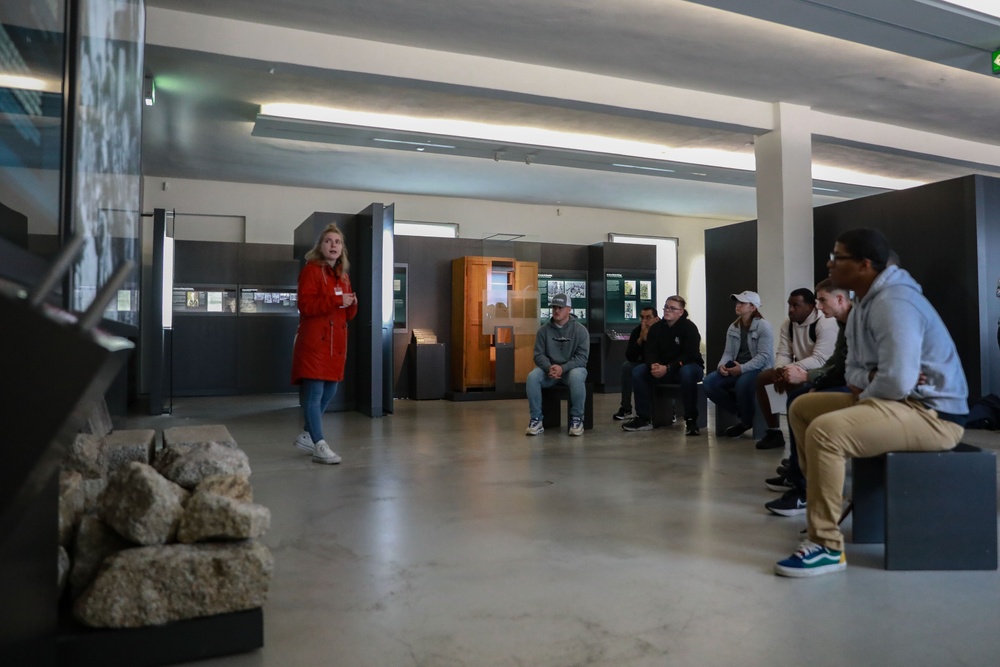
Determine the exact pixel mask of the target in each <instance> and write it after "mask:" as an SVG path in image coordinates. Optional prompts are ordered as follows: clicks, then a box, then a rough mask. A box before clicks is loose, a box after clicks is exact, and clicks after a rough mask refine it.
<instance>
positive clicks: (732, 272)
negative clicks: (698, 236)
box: [701, 220, 757, 375]
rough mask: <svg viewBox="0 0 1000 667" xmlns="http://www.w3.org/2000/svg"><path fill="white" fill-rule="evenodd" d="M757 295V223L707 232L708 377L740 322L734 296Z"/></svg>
mask: <svg viewBox="0 0 1000 667" xmlns="http://www.w3.org/2000/svg"><path fill="white" fill-rule="evenodd" d="M744 290H752V291H757V221H756V220H750V221H747V222H740V223H737V224H735V225H726V226H725V227H715V228H713V229H706V230H705V298H706V299H707V300H708V301H707V303H706V304H705V313H706V318H705V327H706V328H707V331H702V332H701V338H702V340H703V341H705V350H706V357H705V373H706V375H707V374H708V373H709V372H711V371H712V370H714V369H715V368H716V367H717V366H718V364H719V359H720V358H721V357H722V351H723V350H724V349H725V347H726V330H727V329H728V328H729V325H730V324H732V323H733V321H734V320H735V319H736V311H735V305H736V303H735V302H734V301H733V299H732V296H731V295H732V294H738V293H739V292H742V291H744Z"/></svg>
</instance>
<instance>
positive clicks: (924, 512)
mask: <svg viewBox="0 0 1000 667" xmlns="http://www.w3.org/2000/svg"><path fill="white" fill-rule="evenodd" d="M851 465H852V471H853V472H852V480H851V488H852V495H853V505H854V519H853V524H852V540H853V542H854V543H856V544H879V543H884V544H885V561H884V562H885V569H887V570H995V569H997V469H996V453H995V452H990V451H986V452H984V451H983V450H981V449H979V448H978V447H973V446H972V445H966V444H964V443H961V444H959V445H958V446H956V447H955V448H954V449H951V450H947V451H943V452H889V453H886V454H882V455H880V456H873V457H870V458H857V459H852V460H851Z"/></svg>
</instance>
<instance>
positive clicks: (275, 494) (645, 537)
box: [128, 395, 1000, 667]
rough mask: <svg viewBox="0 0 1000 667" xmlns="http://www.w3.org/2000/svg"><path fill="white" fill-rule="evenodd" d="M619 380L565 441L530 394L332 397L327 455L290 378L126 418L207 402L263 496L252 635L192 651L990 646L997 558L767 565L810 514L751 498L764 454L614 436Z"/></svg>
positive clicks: (509, 658) (320, 661)
mask: <svg viewBox="0 0 1000 667" xmlns="http://www.w3.org/2000/svg"><path fill="white" fill-rule="evenodd" d="M616 398H617V397H615V396H611V395H598V396H596V397H595V410H596V418H595V428H594V430H592V431H588V432H587V433H586V435H585V436H584V437H582V438H571V437H569V436H568V435H567V434H566V433H565V432H553V431H548V432H546V433H545V434H544V435H542V436H538V437H526V436H525V435H524V434H523V433H524V427H525V426H526V424H527V403H526V401H524V400H512V401H487V402H476V403H451V402H446V401H421V402H417V401H396V402H395V406H394V407H395V414H393V415H392V416H389V417H385V418H381V419H369V418H367V417H364V416H362V415H360V414H356V413H349V414H332V415H328V416H327V417H326V421H325V429H326V432H327V435H328V440H330V441H331V444H332V445H333V447H334V449H335V451H337V452H338V453H340V454H341V455H342V456H343V459H344V461H343V463H342V464H340V465H338V466H324V465H317V464H313V463H311V462H310V459H309V457H308V455H306V454H303V453H301V452H299V451H298V450H296V449H294V448H293V447H292V445H291V443H292V439H293V438H294V436H295V435H296V434H297V433H298V432H299V430H300V429H299V426H300V417H299V412H298V409H297V407H296V401H295V397H292V396H277V397H275V396H262V397H240V398H198V399H178V400H177V401H176V402H175V409H174V413H173V415H172V416H169V417H166V416H165V417H157V418H136V419H133V420H130V422H129V424H128V425H129V426H136V427H137V426H148V427H154V428H164V427H167V426H171V425H179V424H196V423H224V424H225V425H226V426H228V427H229V429H230V431H231V432H232V433H233V435H234V436H235V437H236V439H237V441H238V442H239V444H240V446H241V447H242V448H243V449H244V450H246V452H247V453H248V455H249V456H250V463H251V466H252V468H253V477H252V481H253V486H254V493H255V496H256V501H257V502H260V503H262V504H264V505H267V506H268V507H270V509H271V512H272V528H271V532H270V533H269V534H268V535H267V536H266V537H265V538H264V541H265V542H266V544H267V545H268V546H269V547H270V548H271V550H272V551H273V553H274V556H275V561H276V566H275V572H274V579H273V582H272V585H271V591H270V596H269V599H268V602H267V604H266V605H265V607H264V623H265V645H264V648H263V649H261V650H258V651H255V652H252V653H247V654H243V655H238V656H231V657H227V658H220V659H216V660H211V661H205V662H202V663H198V664H203V665H218V666H227V667H228V666H259V665H267V666H279V665H280V666H287V665H338V666H349V667H353V666H368V665H370V666H373V667H385V666H392V667H394V666H397V665H399V666H408V665H414V666H428V667H430V666H435V667H436V666H445V667H449V666H459V665H463V666H492V665H512V666H513V665H521V666H550V665H551V666H562V665H615V666H622V667H631V666H639V665H657V666H659V665H669V666H671V667H684V666H688V665H690V666H698V667H707V666H714V665H719V666H734V665H745V666H755V665H761V666H767V667H774V666H775V665H809V666H811V667H812V666H822V665H831V666H837V667H843V666H845V665H848V666H849V665H865V666H867V665H911V666H912V665H918V666H919V665H928V666H930V665H933V666H935V667H938V666H944V665H973V666H980V665H996V664H998V663H1000V573H998V572H996V571H992V572H887V571H885V570H883V569H882V567H881V555H882V548H881V547H880V546H870V545H869V546H859V547H854V546H851V545H849V547H848V562H849V566H848V569H847V571H846V572H842V573H837V574H831V575H827V576H823V577H818V578H815V579H809V580H790V579H783V578H780V577H776V576H774V575H773V574H772V565H773V563H774V561H775V560H777V559H779V558H781V557H784V556H787V555H788V554H789V553H791V551H792V550H793V549H794V548H795V546H796V545H797V544H798V542H799V539H800V535H799V531H800V530H801V529H802V528H803V527H804V526H805V520H804V517H793V518H782V517H777V516H773V515H770V514H769V513H768V512H767V511H766V510H765V509H764V508H763V503H764V502H766V501H768V500H770V499H772V498H774V497H776V494H774V493H772V492H769V491H767V489H766V488H765V487H764V484H763V480H764V478H765V477H768V476H771V475H773V473H774V467H775V465H776V464H777V463H778V460H779V459H780V452H775V451H765V452H761V451H757V450H755V449H754V447H753V441H752V440H751V439H750V438H749V437H743V438H740V439H737V440H731V439H726V438H719V439H716V437H715V436H714V434H711V433H705V432H703V435H702V436H701V437H695V438H689V437H685V436H684V435H683V431H682V428H681V427H680V425H677V426H674V427H672V428H662V429H657V430H655V431H651V432H641V433H625V432H623V431H622V430H621V428H620V427H619V424H618V423H616V422H612V421H611V414H612V413H613V412H614V410H615V409H616V408H617V400H616ZM967 441H969V442H973V443H975V444H980V445H985V446H988V447H991V448H993V449H1000V435H998V434H995V433H989V432H983V431H976V432H969V437H968V438H967ZM848 524H849V520H848Z"/></svg>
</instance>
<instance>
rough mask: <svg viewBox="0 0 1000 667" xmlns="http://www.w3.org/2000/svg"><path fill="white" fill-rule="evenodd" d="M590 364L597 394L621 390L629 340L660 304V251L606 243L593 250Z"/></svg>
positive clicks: (590, 258)
mask: <svg viewBox="0 0 1000 667" xmlns="http://www.w3.org/2000/svg"><path fill="white" fill-rule="evenodd" d="M587 253H588V275H589V280H588V287H589V292H590V295H589V306H590V326H589V327H588V328H589V329H590V359H589V362H588V364H587V372H588V379H589V381H590V382H592V383H593V385H594V391H598V392H602V393H609V392H616V391H620V390H621V367H622V364H623V363H624V362H625V350H626V348H627V347H628V339H629V334H630V333H631V332H632V330H633V329H634V328H635V327H636V326H638V325H639V312H640V310H641V308H642V306H643V304H645V303H653V300H654V299H655V298H656V247H655V246H651V245H639V244H632V243H611V242H606V243H605V242H602V243H596V244H594V245H591V246H588V248H587Z"/></svg>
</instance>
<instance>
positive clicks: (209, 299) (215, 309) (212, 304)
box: [205, 292, 223, 313]
mask: <svg viewBox="0 0 1000 667" xmlns="http://www.w3.org/2000/svg"><path fill="white" fill-rule="evenodd" d="M222 297H223V293H222V292H205V306H206V310H208V312H210V313H221V312H222Z"/></svg>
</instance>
